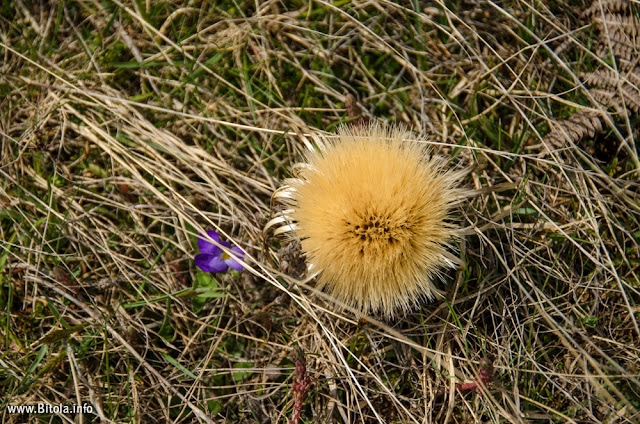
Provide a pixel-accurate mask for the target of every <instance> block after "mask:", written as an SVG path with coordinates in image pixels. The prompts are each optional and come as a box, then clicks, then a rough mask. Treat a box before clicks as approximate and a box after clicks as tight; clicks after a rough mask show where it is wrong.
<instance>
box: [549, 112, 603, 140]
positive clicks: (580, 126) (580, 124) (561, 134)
mask: <svg viewBox="0 0 640 424" xmlns="http://www.w3.org/2000/svg"><path fill="white" fill-rule="evenodd" d="M602 123H603V119H602V116H601V114H599V113H597V112H593V111H590V110H581V111H578V112H576V113H574V114H573V115H571V117H570V118H569V119H565V120H562V121H559V122H557V123H556V124H555V127H554V128H553V129H552V130H551V132H550V133H549V134H547V136H546V137H545V142H547V143H548V144H549V145H551V146H553V147H555V148H559V147H562V146H564V145H566V144H567V143H569V144H570V143H576V142H578V141H580V140H582V139H583V138H584V137H586V136H589V137H593V136H595V135H596V133H598V132H600V131H602Z"/></svg>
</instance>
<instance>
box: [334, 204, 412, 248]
mask: <svg viewBox="0 0 640 424" xmlns="http://www.w3.org/2000/svg"><path fill="white" fill-rule="evenodd" d="M345 224H346V226H347V234H350V235H351V237H352V238H355V239H356V240H359V241H360V243H362V249H361V252H362V253H364V250H367V249H365V247H368V246H371V247H374V246H375V247H377V248H384V247H385V246H390V245H394V244H395V243H404V242H406V241H407V240H408V239H409V238H410V237H411V231H410V225H409V224H408V223H407V220H406V219H405V218H400V219H398V217H392V216H390V215H389V214H379V213H375V212H369V213H365V214H362V215H359V216H358V219H356V220H354V221H352V222H351V221H347V222H345Z"/></svg>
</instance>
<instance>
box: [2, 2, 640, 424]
mask: <svg viewBox="0 0 640 424" xmlns="http://www.w3.org/2000/svg"><path fill="white" fill-rule="evenodd" d="M637 12H638V4H637V3H636V2H626V1H615V0H612V1H605V0H595V1H594V2H593V3H591V2H589V1H588V0H585V1H582V0H576V1H571V2H568V3H567V2H555V1H552V2H538V1H522V0H504V1H464V0H460V1H447V2H438V1H434V2H430V1H426V2H425V1H415V2H400V3H394V2H391V1H379V2H375V1H374V2H371V1H359V0H353V1H348V0H336V1H334V2H329V1H323V0H316V1H311V2H302V1H265V2H257V1H256V2H254V1H244V0H236V1H221V2H206V1H203V2H198V1H184V2H181V1H149V0H139V1H127V0H122V1H116V0H110V1H103V2H100V1H71V0H69V1H67V0H60V1H44V0H43V1H29V0H15V1H14V0H8V1H3V2H2V5H1V6H0V55H1V60H0V95H1V96H0V138H1V140H2V142H1V146H0V149H1V150H0V242H1V245H0V310H1V311H2V312H1V314H0V345H1V348H0V387H1V389H0V393H2V395H1V397H0V417H1V420H2V421H3V422H12V423H19V422H47V423H49V422H54V423H65V422H84V423H87V422H131V423H145V422H156V421H164V422H176V423H191V422H207V423H211V422H239V423H249V422H279V423H285V422H288V421H289V420H290V419H292V417H293V415H294V412H295V411H294V410H295V409H296V405H295V404H296V402H295V401H294V398H296V397H298V398H299V399H298V406H300V411H299V412H300V422H314V423H316V422H317V423H331V422H336V423H343V422H344V423H347V422H349V423H350V422H354V423H355V422H366V423H369V422H371V423H373V422H386V423H405V422H406V423H409V422H411V423H430V422H437V423H470V422H514V423H538V422H540V423H545V422H582V423H584V422H590V423H600V422H601V423H632V422H639V421H640V415H639V413H638V410H639V409H640V368H639V366H640V359H639V358H640V346H639V342H638V340H640V328H639V324H638V313H639V306H638V305H639V302H640V293H639V280H638V274H637V272H638V264H639V259H638V249H639V246H638V239H639V238H640V225H638V218H639V217H640V203H639V201H638V176H639V172H640V162H639V160H638V150H637V146H636V144H635V142H636V138H635V135H636V131H637V129H638V121H639V118H638V112H639V109H640V91H639V88H638V87H639V83H640V81H639V80H640V71H639V70H638V69H639V68H638V57H639V55H638V50H639V45H640V42H639V39H640V35H639V30H638V28H639V26H640V25H639V24H638V13H637ZM347 95H351V96H353V97H354V98H355V99H356V100H357V105H358V108H359V109H361V112H362V115H363V117H364V118H366V119H369V120H381V121H387V122H395V123H402V124H405V125H407V126H408V127H410V128H412V129H413V130H415V131H418V132H422V133H423V134H424V135H425V136H426V137H427V139H428V140H429V142H430V143H432V144H433V150H434V152H435V153H436V154H438V155H441V156H444V157H447V158H449V166H451V167H456V168H465V167H468V168H471V169H472V172H471V173H470V174H469V175H468V177H467V178H466V179H465V180H464V182H463V185H464V187H467V188H468V189H470V190H474V193H475V196H474V197H473V198H472V199H470V200H469V201H468V202H466V203H464V204H463V205H462V206H461V207H459V208H458V210H457V211H456V220H457V222H458V223H459V225H460V226H462V227H465V228H466V231H467V233H468V234H469V235H468V236H467V238H466V239H465V240H463V241H459V242H458V243H457V249H458V251H459V254H460V255H461V257H462V258H463V262H464V265H463V266H462V267H461V268H460V269H458V270H457V271H453V272H448V273H447V274H446V275H445V276H444V277H445V278H444V282H443V283H442V286H441V287H442V288H443V289H446V293H447V297H446V299H444V300H440V301H437V302H434V303H432V304H426V305H424V306H423V307H422V308H421V309H420V310H416V311H415V312H413V313H411V314H408V315H407V316H405V317H400V318H398V319H397V320H392V321H383V322H381V321H380V320H379V319H377V318H379V317H370V318H368V319H363V318H361V317H359V316H358V315H357V314H355V313H353V311H348V310H347V311H342V312H336V308H335V305H334V304H333V303H332V302H331V300H330V299H327V298H326V297H323V296H322V295H320V294H318V293H315V292H314V291H313V289H312V288H313V281H307V282H306V283H305V284H304V285H301V284H298V283H297V282H296V279H295V278H293V277H291V276H288V275H286V274H285V273H283V272H280V271H279V270H278V269H279V265H278V254H277V252H278V250H279V249H280V248H281V247H282V245H283V244H284V243H283V240H282V239H281V238H279V237H274V236H273V234H272V233H271V232H267V233H266V234H265V233H263V228H264V225H265V223H266V222H267V221H268V219H269V218H270V217H271V216H272V212H273V211H272V209H271V201H270V200H271V195H272V193H273V191H274V190H275V189H277V188H278V187H279V184H280V183H279V181H281V180H282V179H283V178H286V177H287V176H289V175H290V166H291V165H292V164H293V163H295V162H296V161H297V160H298V158H299V157H300V152H301V151H302V150H303V149H304V146H305V143H307V142H308V141H309V140H310V139H311V138H310V136H308V134H313V133H314V132H318V131H329V132H331V131H332V130H333V129H335V128H336V127H337V126H338V125H339V124H341V123H344V122H347V121H350V120H353V119H355V118H356V117H353V116H350V115H349V114H348V113H347V110H346V108H345V100H346V96H347ZM355 109H357V108H355ZM305 134H307V135H305ZM206 229H216V230H217V231H218V232H220V233H221V234H223V235H222V239H223V240H232V241H233V242H234V243H236V244H237V245H239V246H240V247H242V248H243V249H244V250H245V251H246V252H248V254H247V257H246V268H247V269H245V270H244V271H242V272H230V273H226V274H214V275H208V274H204V273H201V272H200V271H198V270H197V269H196V268H195V266H194V265H193V256H194V255H195V253H196V235H197V234H198V232H200V231H203V230H206ZM301 357H304V358H305V360H306V375H307V376H308V377H309V379H310V383H311V386H310V388H309V390H308V392H307V393H306V394H305V396H302V398H300V394H299V393H296V390H294V387H296V385H295V384H294V381H295V379H294V374H295V372H294V368H295V366H294V363H295V360H296V359H300V358H301ZM487 359H493V364H494V371H493V374H491V378H493V379H494V381H492V382H489V384H488V385H487V387H482V385H480V386H481V387H479V388H478V390H457V389H456V384H461V383H465V382H466V383H469V382H473V381H475V380H477V375H478V373H479V371H480V370H479V364H480V363H481V361H482V360H484V361H485V364H486V361H487ZM487 381H488V380H487ZM38 402H47V403H51V404H60V403H63V404H64V403H67V402H71V403H90V404H91V405H92V406H93V408H94V414H86V415H84V416H82V415H80V416H75V417H74V416H64V415H54V416H50V415H40V416H38V415H10V414H8V412H7V408H6V407H7V405H22V404H35V403H38Z"/></svg>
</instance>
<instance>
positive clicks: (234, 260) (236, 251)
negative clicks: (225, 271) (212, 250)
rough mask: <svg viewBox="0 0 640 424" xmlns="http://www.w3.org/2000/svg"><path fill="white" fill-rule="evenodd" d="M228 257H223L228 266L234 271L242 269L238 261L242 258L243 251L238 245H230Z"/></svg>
mask: <svg viewBox="0 0 640 424" xmlns="http://www.w3.org/2000/svg"><path fill="white" fill-rule="evenodd" d="M231 252H232V253H233V254H232V255H230V257H229V259H225V260H224V263H225V264H227V265H229V268H232V269H235V270H236V271H242V269H243V268H244V267H243V266H242V264H241V263H240V261H242V260H243V258H244V252H243V251H242V250H241V249H240V248H239V247H232V248H231Z"/></svg>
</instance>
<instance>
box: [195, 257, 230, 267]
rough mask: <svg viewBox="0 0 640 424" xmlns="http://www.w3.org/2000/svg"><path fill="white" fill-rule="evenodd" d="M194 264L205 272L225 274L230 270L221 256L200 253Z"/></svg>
mask: <svg viewBox="0 0 640 424" xmlns="http://www.w3.org/2000/svg"><path fill="white" fill-rule="evenodd" d="M194 262H195V264H196V266H197V267H198V268H200V269H201V270H203V271H204V272H225V271H226V270H227V268H229V266H228V265H227V264H226V263H225V262H224V261H223V260H222V258H221V257H220V255H209V254H207V253H200V254H198V255H196V257H195V258H194Z"/></svg>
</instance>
